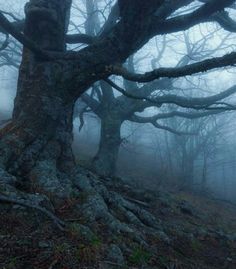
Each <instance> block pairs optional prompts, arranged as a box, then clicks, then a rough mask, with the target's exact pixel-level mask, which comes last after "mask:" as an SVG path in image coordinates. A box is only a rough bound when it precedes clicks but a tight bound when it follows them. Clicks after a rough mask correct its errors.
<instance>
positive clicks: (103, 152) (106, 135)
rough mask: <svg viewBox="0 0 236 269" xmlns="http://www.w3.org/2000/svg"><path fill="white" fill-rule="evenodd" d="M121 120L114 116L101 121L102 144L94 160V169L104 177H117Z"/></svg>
mask: <svg viewBox="0 0 236 269" xmlns="http://www.w3.org/2000/svg"><path fill="white" fill-rule="evenodd" d="M121 124H122V122H121V120H120V119H115V118H114V117H112V115H106V116H105V117H104V118H102V119H101V131H100V142H99V149H98V152H97V154H96V155H95V157H94V159H93V163H92V165H93V168H94V169H95V170H96V172H97V173H99V174H102V175H110V176H112V175H115V172H116V164H117V158H118V154H119V149H120V144H121V137H120V128H121Z"/></svg>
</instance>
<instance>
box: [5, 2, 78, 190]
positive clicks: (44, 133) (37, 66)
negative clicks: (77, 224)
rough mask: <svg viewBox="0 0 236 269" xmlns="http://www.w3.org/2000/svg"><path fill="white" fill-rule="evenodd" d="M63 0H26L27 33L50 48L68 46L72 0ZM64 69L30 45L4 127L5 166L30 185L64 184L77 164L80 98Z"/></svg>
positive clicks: (50, 186)
mask: <svg viewBox="0 0 236 269" xmlns="http://www.w3.org/2000/svg"><path fill="white" fill-rule="evenodd" d="M59 2H60V3H59V4H58V1H55V0H54V1H48V2H45V3H44V4H45V6H34V2H33V1H30V2H29V3H28V4H27V5H26V9H25V10H26V24H25V34H26V35H27V36H29V37H30V39H31V40H33V41H34V42H37V43H38V44H39V45H40V47H42V48H43V49H46V50H59V51H64V50H65V33H66V29H67V23H68V19H67V18H68V13H69V10H70V4H71V1H69V0H66V1H62V0H60V1H59ZM52 16H53V17H52ZM45 25H47V28H46V30H45V27H44V26H45ZM36 30H37V31H36ZM40 34H43V36H44V38H42V36H40ZM39 36H40V38H39ZM63 73H64V67H63V66H62V65H60V63H58V62H56V61H55V62H50V61H43V60H42V59H38V58H36V57H35V56H34V55H33V53H32V52H30V51H29V50H28V49H26V48H24V51H23V57H22V63H21V67H20V70H19V79H18V87H17V96H16V98H15V104H14V111H13V119H12V122H11V123H9V124H8V125H7V126H6V127H4V128H3V129H1V130H0V141H1V142H0V163H1V168H3V169H4V170H6V171H7V172H8V173H10V174H13V175H15V176H17V179H18V181H22V182H24V184H23V185H24V186H28V185H30V186H31V187H32V185H33V184H32V183H34V185H35V186H37V187H38V188H43V189H45V190H47V191H54V190H55V189H60V190H62V189H63V187H62V185H63V184H61V181H64V182H62V183H66V177H65V176H63V175H64V174H65V173H68V171H71V169H72V167H74V158H73V154H72V150H71V143H72V116H73V107H74V102H75V100H74V99H73V98H71V97H70V96H69V95H68V93H67V91H66V90H67V87H66V84H65V82H64V80H63V77H64V76H63ZM25 182H27V183H28V184H27V183H26V184H25ZM18 183H20V182H18ZM67 183H68V182H67ZM31 187H30V188H31Z"/></svg>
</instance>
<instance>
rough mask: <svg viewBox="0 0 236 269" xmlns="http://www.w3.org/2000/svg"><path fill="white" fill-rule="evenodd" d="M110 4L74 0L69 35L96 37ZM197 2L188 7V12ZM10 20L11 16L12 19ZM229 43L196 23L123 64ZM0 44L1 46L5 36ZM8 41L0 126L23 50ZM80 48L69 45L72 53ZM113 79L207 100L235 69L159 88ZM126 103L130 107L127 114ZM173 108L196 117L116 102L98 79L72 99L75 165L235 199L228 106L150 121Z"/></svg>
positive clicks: (180, 61) (181, 59)
mask: <svg viewBox="0 0 236 269" xmlns="http://www.w3.org/2000/svg"><path fill="white" fill-rule="evenodd" d="M25 2H26V1H20V0H18V1H17V0H16V1H10V0H9V1H3V0H1V1H0V6H1V10H3V11H4V10H5V11H7V12H11V14H14V16H15V17H14V18H17V19H21V18H23V16H24V15H23V14H24V11H23V6H24V3H25ZM77 2H79V3H77ZM113 4H114V1H87V2H86V1H74V3H73V8H72V11H71V13H72V14H71V21H70V26H69V33H70V34H73V33H76V32H80V33H86V34H89V35H96V34H98V33H99V31H101V29H102V25H103V24H104V22H105V21H106V20H107V17H108V15H109V14H110V11H111V8H112V6H113ZM198 5H199V4H198V3H196V4H193V5H192V6H190V7H188V12H189V11H191V10H194V9H195V8H196V7H197V6H198ZM181 12H184V9H183V11H181V10H179V11H177V14H181ZM230 15H231V17H234V16H235V10H234V9H230ZM9 18H10V19H12V20H13V19H14V18H13V17H12V16H11V15H10V16H9ZM235 38H236V35H235V33H234V32H233V31H232V32H228V31H226V30H224V29H222V27H221V26H219V25H218V24H215V23H207V24H201V25H197V26H195V27H193V28H191V29H190V30H187V31H185V32H180V33H174V34H169V35H163V36H158V37H155V38H153V39H152V40H150V41H149V42H148V44H146V45H145V46H144V47H143V48H142V49H141V50H139V51H138V52H137V53H136V54H135V55H133V56H131V57H130V58H129V60H128V61H127V64H126V65H127V66H128V67H129V68H130V69H132V70H135V71H136V72H146V71H150V70H152V68H157V67H161V66H165V67H168V66H181V65H185V64H188V63H194V62H196V61H199V60H204V59H205V58H212V57H215V56H220V55H224V54H226V53H229V52H231V51H233V50H235V46H236V44H235V40H236V39H235ZM1 41H2V42H4V36H3V35H2V36H1ZM8 42H9V44H8V46H7V48H6V49H5V50H3V51H1V52H0V71H1V72H0V81H1V87H0V119H1V120H2V123H3V124H4V123H5V120H8V119H10V118H11V114H12V110H13V102H14V97H15V94H16V85H17V75H18V68H19V64H20V61H21V49H22V46H21V45H20V44H19V43H18V42H17V41H16V40H14V39H13V38H12V37H8ZM82 47H83V45H79V47H77V45H69V48H72V49H75V50H77V49H78V48H82ZM114 81H115V82H116V84H117V85H119V86H120V87H121V88H124V89H126V90H127V91H130V92H131V93H132V92H133V93H135V89H136V92H137V89H138V88H142V87H143V86H144V85H146V86H145V87H146V89H148V90H147V92H148V94H150V95H152V96H158V95H162V94H169V93H171V94H178V95H179V96H184V97H206V96H210V95H214V94H218V93H220V92H222V91H224V90H226V89H229V88H230V87H232V86H234V85H235V82H236V77H235V68H234V67H232V68H231V67H226V68H223V69H219V70H214V71H209V72H206V73H204V74H196V75H193V76H191V77H189V76H188V77H184V78H176V79H165V80H164V81H163V82H162V85H160V83H159V85H158V83H157V84H156V85H155V84H154V83H153V82H151V83H149V84H142V83H135V82H128V81H125V80H123V79H121V78H116V79H115V80H114ZM132 88H133V90H132ZM147 92H146V94H147ZM148 94H147V95H148ZM111 100H112V102H111ZM224 102H227V103H230V104H232V105H235V104H236V100H235V95H231V96H229V97H228V98H226V99H224ZM135 104H136V106H135ZM99 106H100V107H99ZM131 106H133V109H130V110H129V109H128V108H131ZM98 107H99V108H98ZM125 109H126V110H127V111H126V112H125V113H126V114H125V115H124V111H125ZM173 111H179V112H187V113H192V112H193V113H195V112H197V110H195V111H194V109H191V108H183V107H179V106H176V105H174V104H163V105H161V106H159V107H158V106H156V105H155V104H148V105H147V104H142V102H141V103H140V101H138V100H132V98H128V97H125V96H123V97H122V96H121V93H119V92H118V91H116V89H114V88H112V87H111V85H108V84H106V83H105V82H97V83H96V84H95V85H94V86H93V87H92V88H91V89H89V90H88V91H87V93H85V94H84V96H83V97H81V98H80V99H79V100H78V101H77V104H76V107H75V112H74V131H73V133H74V142H73V150H74V153H75V156H76V159H77V162H78V163H80V164H83V165H85V166H86V167H90V168H92V169H94V170H97V172H98V173H100V174H110V175H112V176H114V175H116V176H119V177H122V178H123V179H125V180H127V181H129V182H132V183H135V184H137V185H138V186H140V185H141V186H142V185H143V184H144V185H145V186H146V187H149V188H167V189H171V190H179V189H188V190H195V191H201V192H202V193H205V194H213V195H216V197H218V198H222V199H226V200H231V201H235V197H236V178H235V175H236V154H235V152H236V138H235V132H236V120H235V113H236V112H234V108H232V109H226V110H224V109H221V111H220V109H219V110H218V111H217V112H214V113H212V114H213V115H210V116H205V117H200V118H184V117H178V116H177V117H176V116H170V117H166V118H165V117H164V118H162V117H160V119H159V120H158V121H156V119H155V117H156V115H159V114H163V113H170V112H173ZM122 113H123V114H122ZM109 117H110V118H109ZM108 121H112V122H116V121H118V122H119V123H118V125H117V126H116V127H114V128H113V130H112V129H111V130H110V129H109V130H107V133H106V134H104V129H106V128H109V127H107V126H104V122H105V123H106V122H108ZM109 132H110V134H109ZM104 135H105V136H106V137H107V136H108V137H107V138H108V139H109V135H110V137H111V140H112V139H113V140H117V141H115V142H114V141H111V142H110V143H111V145H110V146H109V145H108V146H107V148H106V145H104V143H108V144H109V141H108V142H106V141H105V142H104V141H102V138H103V137H102V136H104ZM114 137H115V138H114ZM103 139H104V138H103ZM105 139H106V138H105ZM99 145H100V146H99ZM114 145H115V146H114ZM99 147H100V150H99ZM109 147H113V148H114V147H116V148H117V152H115V153H112V154H114V155H115V156H111V155H109V154H107V156H108V157H104V156H103V155H106V153H107V151H108V152H109V150H110V149H109ZM113 151H114V150H113ZM94 158H95V159H94ZM98 158H101V159H102V158H104V159H102V161H103V162H110V164H109V165H103V164H101V163H99V161H98V160H97V159H98ZM104 166H105V167H104ZM108 166H109V167H108Z"/></svg>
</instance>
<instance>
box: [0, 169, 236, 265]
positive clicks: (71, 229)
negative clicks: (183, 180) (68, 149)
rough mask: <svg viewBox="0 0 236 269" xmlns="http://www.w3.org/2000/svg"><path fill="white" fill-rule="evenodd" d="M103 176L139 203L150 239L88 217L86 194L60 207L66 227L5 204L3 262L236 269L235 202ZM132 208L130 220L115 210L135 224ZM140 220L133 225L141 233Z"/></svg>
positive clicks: (0, 246) (2, 215) (0, 215)
mask: <svg viewBox="0 0 236 269" xmlns="http://www.w3.org/2000/svg"><path fill="white" fill-rule="evenodd" d="M86 173H87V177H90V178H91V177H93V178H95V177H96V176H95V175H94V174H92V173H91V172H88V171H87V172H86ZM96 180H97V182H100V184H102V185H104V186H106V188H107V189H109V191H110V192H113V193H115V192H119V193H122V196H123V197H125V198H126V200H127V201H130V202H132V203H133V204H136V205H137V207H138V208H139V213H140V214H139V220H136V223H137V225H140V223H141V222H143V229H145V230H146V231H148V232H146V233H145V238H143V239H142V238H141V237H139V236H137V235H133V236H130V234H129V233H127V234H126V233H124V232H120V233H113V232H111V231H110V230H109V229H107V227H106V225H104V223H103V220H102V219H101V220H100V219H97V220H96V221H94V222H93V223H92V222H91V223H88V222H86V221H85V219H83V215H82V214H80V211H79V210H78V207H80V206H82V205H83V204H84V203H86V201H87V196H86V193H83V194H79V195H78V196H77V197H75V198H73V199H68V200H66V201H64V202H63V204H60V206H57V209H56V210H55V212H54V213H55V215H56V216H58V217H59V218H60V219H63V220H64V221H65V223H66V227H65V231H61V230H60V229H58V226H57V225H55V223H54V222H53V221H52V219H50V218H48V217H47V216H45V214H42V213H40V211H39V210H37V209H36V210H35V209H32V208H26V207H23V206H21V205H11V204H10V205H9V204H6V203H1V205H0V206H1V210H0V212H1V213H0V227H1V228H0V239H1V240H0V268H2V269H3V268H4V269H14V268H17V269H18V268H19V269H21V268H22V269H23V268H26V269H30V268H37V269H56V268H58V269H72V268H73V269H75V268H76V269H77V268H78V269H79V268H81V269H82V268H94V269H96V268H103V269H105V268H160V269H174V268H175V269H185V268H186V269H190V268H196V269H213V268H214V269H216V268H219V269H223V268H225V269H226V268H227V269H231V268H232V269H234V268H236V214H235V213H236V207H235V206H234V205H231V204H229V203H226V202H221V201H216V200H212V199H210V198H204V197H202V196H199V195H194V194H188V193H184V192H180V193H172V194H171V193H166V192H155V193H154V192H153V193H151V192H150V191H145V190H140V191H133V188H132V187H131V186H128V185H126V184H125V183H123V182H122V181H121V180H120V179H111V178H110V179H109V181H107V179H106V180H105V179H104V178H101V177H100V178H98V177H96ZM97 184H98V183H97ZM100 186H101V185H100ZM44 207H46V208H49V204H44ZM50 207H51V208H52V205H50ZM109 210H110V211H112V209H109ZM129 212H130V213H129V214H127V215H126V219H124V215H123V214H121V213H123V212H120V215H119V212H118V211H116V212H115V213H114V212H113V214H114V215H115V216H116V217H117V219H119V220H120V221H121V222H122V223H123V222H125V223H128V224H129V222H130V220H131V219H132V220H133V219H134V218H137V217H135V216H134V214H133V215H132V214H131V213H132V212H131V211H129ZM145 212H149V213H151V214H152V215H154V216H155V217H156V219H157V220H158V226H156V228H155V232H153V230H152V232H151V228H150V227H149V224H148V223H144V220H142V214H146V213H145ZM151 214H150V216H151ZM136 215H137V214H136ZM134 223H135V222H133V223H130V224H129V227H131V228H132V229H133V230H134V231H135V225H136V224H134ZM148 227H149V228H150V229H149V228H148ZM148 229H149V230H148Z"/></svg>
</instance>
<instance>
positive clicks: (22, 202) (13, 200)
mask: <svg viewBox="0 0 236 269" xmlns="http://www.w3.org/2000/svg"><path fill="white" fill-rule="evenodd" d="M0 202H3V203H11V204H17V205H21V206H24V207H28V208H32V209H36V210H39V211H40V212H42V213H43V214H45V215H46V216H47V217H48V218H50V219H51V220H52V221H53V222H54V223H55V225H56V226H57V227H58V228H59V229H60V230H61V231H65V228H64V226H65V223H64V222H63V221H62V220H60V219H59V218H58V217H56V216H55V215H54V214H53V213H52V212H50V211H49V210H47V209H45V208H43V207H41V206H38V205H34V204H33V203H32V202H31V201H26V200H20V199H16V198H14V197H11V196H5V195H2V194H0Z"/></svg>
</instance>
